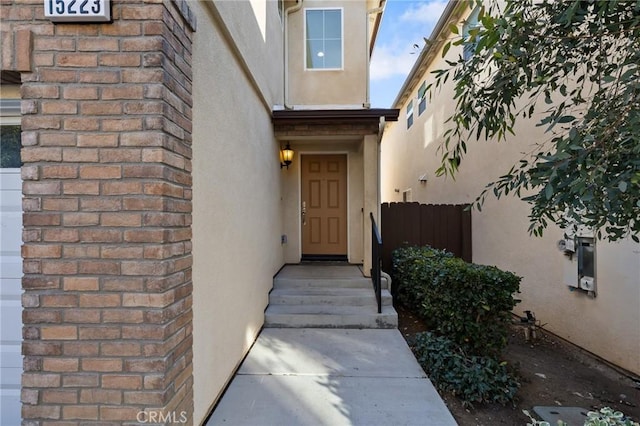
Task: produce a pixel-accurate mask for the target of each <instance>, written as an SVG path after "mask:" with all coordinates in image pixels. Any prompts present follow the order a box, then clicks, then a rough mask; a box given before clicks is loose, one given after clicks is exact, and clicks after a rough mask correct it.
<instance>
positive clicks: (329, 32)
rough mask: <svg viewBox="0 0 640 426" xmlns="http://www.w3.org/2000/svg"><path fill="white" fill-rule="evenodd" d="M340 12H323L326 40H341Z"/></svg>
mask: <svg viewBox="0 0 640 426" xmlns="http://www.w3.org/2000/svg"><path fill="white" fill-rule="evenodd" d="M341 15H342V12H341V11H340V10H327V11H325V12H324V36H325V38H327V39H338V40H339V39H342V17H341Z"/></svg>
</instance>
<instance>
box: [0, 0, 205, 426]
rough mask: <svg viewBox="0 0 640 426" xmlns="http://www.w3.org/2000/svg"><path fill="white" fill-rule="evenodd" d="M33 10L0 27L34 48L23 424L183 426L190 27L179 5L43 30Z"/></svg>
mask: <svg viewBox="0 0 640 426" xmlns="http://www.w3.org/2000/svg"><path fill="white" fill-rule="evenodd" d="M42 8H43V4H42V2H22V1H17V0H16V2H15V4H13V5H8V6H7V5H5V4H4V3H3V9H4V10H8V9H9V10H10V12H6V13H9V14H10V15H11V16H5V15H4V13H5V12H4V11H3V16H2V19H3V24H5V23H6V24H9V25H12V26H13V27H14V28H18V27H20V28H28V29H29V30H30V31H31V34H32V38H33V40H32V43H33V50H32V52H31V60H32V64H33V65H32V70H31V71H32V72H30V73H23V74H22V81H23V85H22V97H23V101H22V109H23V114H24V115H23V120H22V129H23V136H22V141H23V151H22V159H23V162H24V166H23V169H22V176H23V180H24V185H23V193H24V201H23V208H24V233H23V240H24V246H23V252H22V253H23V258H24V273H25V275H24V278H23V288H24V290H25V293H24V296H23V307H24V311H23V322H24V329H23V334H24V335H23V337H24V344H23V354H24V356H25V358H24V374H23V378H22V401H23V407H22V413H23V418H24V422H25V424H27V425H36V424H47V425H54V424H65V425H68V424H80V423H85V422H100V423H108V424H113V423H116V424H137V423H138V422H143V423H147V424H153V423H160V424H165V423H173V422H175V423H178V424H180V423H187V424H191V423H192V422H193V419H192V411H193V395H192V381H193V379H192V312H191V305H192V303H191V302H192V301H191V297H192V296H191V294H192V283H191V265H192V258H191V228H190V226H191V105H192V103H191V56H190V55H191V37H192V32H193V31H194V30H195V22H194V21H193V18H192V16H191V14H190V11H189V9H188V6H187V3H186V2H184V1H181V2H175V1H164V2H158V1H153V0H148V1H147V0H138V1H133V0H126V1H115V4H114V5H113V10H112V15H113V18H114V21H113V23H110V24H88V25H86V24H82V25H80V24H51V23H50V22H48V21H46V20H45V19H44V17H43V11H42ZM20 54H21V53H20V52H18V53H16V55H17V56H20ZM18 60H19V58H18ZM21 63H22V62H21ZM141 412H142V413H141Z"/></svg>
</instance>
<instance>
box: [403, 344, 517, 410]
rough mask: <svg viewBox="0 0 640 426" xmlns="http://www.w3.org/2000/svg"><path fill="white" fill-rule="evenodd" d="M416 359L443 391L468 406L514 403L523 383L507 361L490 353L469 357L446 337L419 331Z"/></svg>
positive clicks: (414, 347) (415, 351)
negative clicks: (501, 360)
mask: <svg viewBox="0 0 640 426" xmlns="http://www.w3.org/2000/svg"><path fill="white" fill-rule="evenodd" d="M413 351H414V353H415V354H416V359H417V360H418V362H419V363H420V365H421V366H422V368H424V371H425V372H426V373H427V375H428V376H429V378H430V379H431V380H432V381H433V382H434V384H435V385H436V387H437V388H438V389H440V390H441V391H445V392H451V393H452V394H453V395H455V396H456V397H458V398H460V400H461V401H462V404H463V405H464V406H471V405H473V404H475V403H491V402H496V403H499V404H502V405H506V404H507V403H509V402H512V401H513V399H514V397H515V395H516V392H517V391H518V387H519V383H518V381H517V380H516V379H515V378H514V377H513V376H512V375H511V374H510V372H509V371H508V369H507V366H506V363H501V362H499V361H497V360H495V359H494V358H491V357H487V356H467V355H466V354H465V353H464V352H463V351H462V350H461V349H460V348H459V347H458V346H457V345H456V344H455V343H453V342H452V341H451V340H450V339H447V338H446V337H438V336H436V335H434V334H432V333H429V332H425V333H418V334H417V335H416V336H415V341H414V342H413Z"/></svg>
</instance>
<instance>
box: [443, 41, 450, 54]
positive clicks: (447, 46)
mask: <svg viewBox="0 0 640 426" xmlns="http://www.w3.org/2000/svg"><path fill="white" fill-rule="evenodd" d="M450 48H451V42H448V43H446V44H445V45H444V47H443V48H442V57H443V58H444V57H445V56H446V55H447V52H448V51H449V49H450Z"/></svg>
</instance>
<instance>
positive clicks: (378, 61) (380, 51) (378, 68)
mask: <svg viewBox="0 0 640 426" xmlns="http://www.w3.org/2000/svg"><path fill="white" fill-rule="evenodd" d="M411 52H412V51H411V50H410V49H407V48H404V49H402V48H398V47H397V46H393V45H389V44H386V45H381V46H376V49H375V51H374V53H373V57H372V58H371V68H370V69H371V74H370V78H371V80H372V81H375V80H384V79H387V78H390V77H394V76H406V75H407V74H409V71H411V67H412V66H413V64H414V63H415V61H416V59H417V57H418V51H416V52H414V54H411Z"/></svg>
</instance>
